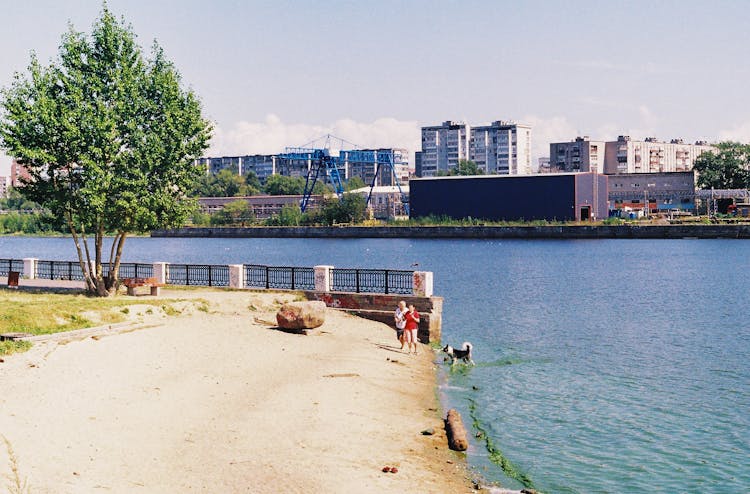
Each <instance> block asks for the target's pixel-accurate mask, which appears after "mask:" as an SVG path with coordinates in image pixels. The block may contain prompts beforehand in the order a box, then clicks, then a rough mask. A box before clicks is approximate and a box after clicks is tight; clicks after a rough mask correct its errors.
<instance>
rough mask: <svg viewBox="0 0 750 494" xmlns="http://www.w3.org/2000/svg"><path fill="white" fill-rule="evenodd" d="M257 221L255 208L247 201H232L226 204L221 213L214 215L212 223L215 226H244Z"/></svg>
mask: <svg viewBox="0 0 750 494" xmlns="http://www.w3.org/2000/svg"><path fill="white" fill-rule="evenodd" d="M254 221H255V214H254V213H253V208H252V206H250V204H248V202H247V201H245V200H238V201H232V202H230V203H228V204H226V205H225V206H224V207H223V208H222V209H221V211H217V212H216V213H214V214H213V217H212V218H211V222H212V223H213V224H215V225H242V226H245V225H246V224H248V223H253V222H254Z"/></svg>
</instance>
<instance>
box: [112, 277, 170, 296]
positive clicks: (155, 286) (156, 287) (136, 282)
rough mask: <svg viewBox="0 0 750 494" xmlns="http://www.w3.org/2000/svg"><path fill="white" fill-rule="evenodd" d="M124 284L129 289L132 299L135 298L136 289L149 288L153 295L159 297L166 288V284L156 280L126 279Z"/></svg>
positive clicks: (123, 281)
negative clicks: (164, 287)
mask: <svg viewBox="0 0 750 494" xmlns="http://www.w3.org/2000/svg"><path fill="white" fill-rule="evenodd" d="M122 284H123V285H125V286H126V287H127V289H128V295H130V296H131V297H135V289H136V288H138V287H141V286H147V287H149V288H150V289H151V295H153V296H154V297H158V296H159V291H160V288H161V287H163V286H164V283H159V281H158V280H157V279H156V278H125V279H123V280H122Z"/></svg>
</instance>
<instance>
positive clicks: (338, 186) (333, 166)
mask: <svg viewBox="0 0 750 494" xmlns="http://www.w3.org/2000/svg"><path fill="white" fill-rule="evenodd" d="M321 140H324V142H323V145H322V146H321V147H316V146H315V145H314V144H315V143H317V142H320V141H321ZM331 141H338V142H339V143H340V144H339V149H342V148H343V147H344V144H345V143H346V144H348V145H350V146H352V148H353V149H352V150H347V151H342V152H340V154H339V155H338V156H333V155H331V147H332V146H331ZM357 147H358V146H356V145H355V144H352V143H350V142H348V141H345V140H344V139H341V138H338V137H334V136H332V135H330V134H328V135H326V136H323V137H321V138H318V139H315V140H314V141H312V142H311V143H309V144H307V145H305V146H302V147H288V148H286V149H285V150H284V151H285V152H284V153H282V154H279V155H278V158H280V159H282V160H287V161H303V162H308V163H309V166H308V169H307V175H306V177H305V190H304V193H303V194H302V200H301V201H300V209H301V210H302V212H304V211H305V210H306V209H307V206H308V204H309V202H310V197H311V196H312V193H313V189H314V188H315V184H316V183H317V181H318V180H323V181H327V182H328V183H330V184H331V185H332V186H333V188H334V190H335V191H336V195H337V196H338V197H339V199H340V198H341V197H342V196H343V194H344V185H343V182H342V180H341V172H340V170H341V168H343V167H345V166H346V163H347V162H353V163H366V164H372V165H374V168H375V173H374V175H373V179H372V182H371V183H370V191H369V193H368V194H367V206H368V207H369V206H370V200H371V198H372V191H373V189H374V188H375V182H376V181H377V177H378V176H379V174H380V170H381V167H383V166H385V167H387V168H389V171H390V172H391V174H392V176H393V180H394V183H395V184H396V186H397V187H398V191H399V194H400V195H401V201H402V203H403V204H404V208H405V210H406V213H407V214H408V213H409V203H408V196H407V195H406V194H405V193H404V192H403V189H402V188H401V183H400V181H399V179H398V175H397V173H396V168H395V166H394V165H395V164H396V158H395V156H394V152H393V150H384V149H380V150H362V149H357Z"/></svg>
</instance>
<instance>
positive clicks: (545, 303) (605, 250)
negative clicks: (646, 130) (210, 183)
mask: <svg viewBox="0 0 750 494" xmlns="http://www.w3.org/2000/svg"><path fill="white" fill-rule="evenodd" d="M125 253H126V254H125V256H126V260H127V261H156V260H161V261H168V262H170V261H171V262H193V263H242V262H247V263H260V264H272V265H273V264H279V265H301V266H305V265H314V264H333V265H337V266H341V267H389V268H402V269H410V266H411V265H412V264H413V263H419V267H420V269H424V270H430V271H434V273H435V292H436V293H437V294H439V295H442V296H444V297H445V308H444V314H443V321H444V327H443V339H444V341H447V342H450V343H452V344H454V346H455V345H458V344H460V343H461V342H462V341H464V340H469V341H471V342H472V343H474V346H475V358H474V359H475V360H476V362H477V364H478V365H477V367H475V368H472V369H466V370H461V371H457V372H454V373H445V374H444V375H443V377H442V378H441V382H442V390H443V392H444V400H445V402H446V405H447V406H451V407H456V408H458V409H459V410H460V411H461V413H462V415H463V416H464V421H465V422H466V423H467V425H470V424H471V423H472V422H473V421H474V420H476V421H477V424H479V426H480V427H482V428H483V429H485V430H486V431H488V434H489V439H490V441H491V443H492V445H493V446H494V448H495V449H496V450H498V451H500V452H501V454H502V456H503V457H505V458H506V459H507V460H508V461H509V462H510V464H511V465H512V467H509V468H508V469H507V470H508V471H510V472H515V473H511V474H512V475H513V476H514V477H516V478H525V479H528V480H529V481H531V482H532V483H533V486H534V487H535V488H537V489H539V490H541V491H543V492H581V493H584V492H587V493H588V492H612V493H616V492H633V493H635V492H645V491H648V492H712V493H717V492H726V493H739V492H748V490H749V489H750V363H749V361H750V304H748V302H747V299H748V295H747V294H748V288H750V283H749V282H750V277H749V276H748V272H747V268H748V260H750V242H748V241H737V240H675V241H672V240H661V241H650V240H632V241H631V240H611V241H610V240H598V241H597V240H592V241H470V240H453V241H451V240H369V239H368V240H310V239H283V240H281V239H147V238H136V239H129V240H128V242H127V244H126V247H125ZM74 255H75V254H74V251H73V248H72V242H71V241H70V240H69V239H38V238H23V237H19V238H9V237H0V258H8V257H14V258H18V257H28V256H33V257H38V258H40V259H66V260H67V259H70V260H73V259H74V258H75V257H74ZM485 446H486V445H485V443H484V442H483V441H480V440H477V441H476V442H474V443H473V444H472V445H471V448H470V450H469V452H468V453H469V461H470V462H471V463H472V464H473V465H474V466H476V467H477V468H478V469H479V470H480V471H482V473H483V474H484V475H485V476H486V477H488V478H490V479H495V480H500V481H501V482H502V483H503V484H504V485H506V486H510V487H518V486H520V485H521V484H520V483H519V481H517V480H514V479H513V478H509V477H507V476H506V475H505V474H504V473H503V470H502V469H501V468H500V467H499V466H497V465H496V464H493V463H492V462H490V461H489V458H488V453H487V449H486V447H485Z"/></svg>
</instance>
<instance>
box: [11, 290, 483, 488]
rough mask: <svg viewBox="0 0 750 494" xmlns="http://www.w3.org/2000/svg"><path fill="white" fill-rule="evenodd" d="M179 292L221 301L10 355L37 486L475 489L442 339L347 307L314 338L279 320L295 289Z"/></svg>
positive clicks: (25, 467)
mask: <svg viewBox="0 0 750 494" xmlns="http://www.w3.org/2000/svg"><path fill="white" fill-rule="evenodd" d="M165 292H166V293H165V296H168V297H169V298H179V299H189V298H191V297H192V298H200V299H203V300H205V301H206V303H207V307H208V308H207V310H200V309H186V310H185V311H184V312H183V313H182V314H181V315H169V316H168V315H164V314H158V313H157V312H158V311H157V312H153V311H152V313H151V314H148V311H147V310H144V311H142V313H141V314H137V315H139V316H140V317H141V318H142V319H143V320H142V321H141V323H144V324H141V326H143V325H145V326H146V328H145V329H139V330H135V331H131V332H123V333H120V334H116V335H110V336H103V337H96V338H94V337H90V336H89V337H87V338H85V339H82V340H73V341H69V340H68V339H66V338H64V337H63V338H62V339H61V340H59V341H47V342H40V343H37V344H36V345H35V346H34V348H32V349H31V350H30V351H29V352H27V353H23V354H17V355H13V356H8V357H4V362H3V363H0V383H2V389H3V393H2V395H0V409H2V410H3V413H2V414H0V434H2V435H3V436H4V437H5V438H6V439H7V440H8V442H9V444H10V445H11V446H12V448H13V451H14V453H15V458H16V460H17V467H18V472H19V475H20V478H21V479H23V478H25V479H27V480H28V486H29V487H30V490H31V491H32V492H37V493H53V492H54V493H61V492H63V493H68V492H70V493H73V492H96V491H97V490H103V491H108V492H131V491H133V490H140V491H142V492H165V493H166V492H185V491H187V490H191V491H196V492H257V493H265V492H268V493H271V492H274V493H275V492H303V491H304V492H307V491H309V490H313V491H319V492H342V493H343V492H375V491H377V492H381V493H382V492H384V493H389V492H392V493H396V492H470V491H471V490H472V489H471V482H470V480H469V479H468V478H467V474H466V467H465V464H464V461H463V459H462V457H461V456H459V455H456V454H454V453H453V452H450V451H449V450H447V448H446V440H445V434H444V432H443V425H442V420H441V417H440V414H441V412H440V411H439V406H438V403H437V397H436V393H435V369H434V364H433V359H434V354H433V352H432V351H431V350H430V349H429V348H428V347H423V348H422V352H421V353H420V355H419V356H417V357H415V356H409V355H405V354H403V353H400V352H399V350H398V343H397V342H396V340H395V338H394V337H393V330H392V329H390V328H389V327H387V326H386V325H383V324H379V323H375V322H372V321H367V320H364V319H360V318H357V317H354V316H350V315H347V314H345V313H342V312H339V311H335V310H329V311H328V312H327V320H326V323H325V324H324V326H322V327H321V328H320V329H319V330H316V331H315V332H314V334H311V335H308V336H302V335H297V334H289V333H285V332H281V331H278V330H273V329H270V326H269V325H268V324H266V323H265V322H263V321H272V320H273V316H274V314H275V310H276V307H278V305H279V303H280V302H281V301H282V300H283V299H289V298H291V297H292V296H293V295H288V294H279V293H255V292H253V293H248V292H229V291H210V290H196V291H184V290H177V291H174V292H169V291H168V290H165ZM199 306H202V305H200V304H199V305H196V304H187V305H186V307H199ZM136 311H137V309H136V310H134V314H136ZM428 428H434V429H435V431H436V434H435V435H433V436H423V435H421V434H420V431H422V430H424V429H428ZM8 460H9V458H8V455H7V451H6V448H4V447H3V448H0V473H1V474H2V475H3V476H5V475H6V474H10V473H11V471H10V466H9V461H8ZM385 465H388V466H395V467H397V468H398V469H399V471H398V473H395V474H394V473H387V474H386V473H383V472H382V471H381V469H382V467H383V466H385Z"/></svg>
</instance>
